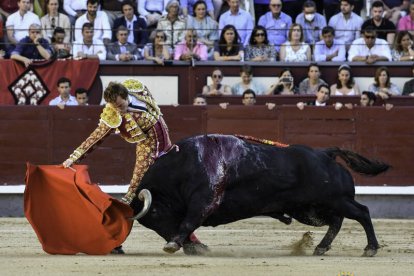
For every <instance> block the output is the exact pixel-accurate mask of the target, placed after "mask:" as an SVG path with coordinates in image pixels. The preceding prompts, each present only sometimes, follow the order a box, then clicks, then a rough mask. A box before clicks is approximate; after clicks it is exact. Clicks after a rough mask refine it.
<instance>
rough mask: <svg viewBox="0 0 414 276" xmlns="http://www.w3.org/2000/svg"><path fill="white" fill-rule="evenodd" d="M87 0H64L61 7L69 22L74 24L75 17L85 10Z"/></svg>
mask: <svg viewBox="0 0 414 276" xmlns="http://www.w3.org/2000/svg"><path fill="white" fill-rule="evenodd" d="M86 1H87V0H64V1H63V9H64V10H65V12H66V14H67V15H68V16H69V19H70V24H71V25H72V26H74V25H75V22H76V19H78V18H79V17H81V16H82V15H83V14H84V13H85V12H86Z"/></svg>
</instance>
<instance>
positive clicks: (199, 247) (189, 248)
mask: <svg viewBox="0 0 414 276" xmlns="http://www.w3.org/2000/svg"><path fill="white" fill-rule="evenodd" d="M183 250H184V254H186V255H205V254H206V253H208V252H210V249H209V248H208V246H207V245H205V244H203V243H186V244H184V245H183Z"/></svg>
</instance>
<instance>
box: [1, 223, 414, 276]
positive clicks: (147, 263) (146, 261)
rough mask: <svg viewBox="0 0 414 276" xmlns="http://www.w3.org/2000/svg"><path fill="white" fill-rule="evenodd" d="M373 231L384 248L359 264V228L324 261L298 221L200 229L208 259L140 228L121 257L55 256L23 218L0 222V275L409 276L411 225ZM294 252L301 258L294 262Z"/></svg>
mask: <svg viewBox="0 0 414 276" xmlns="http://www.w3.org/2000/svg"><path fill="white" fill-rule="evenodd" d="M374 227H375V230H376V232H377V238H378V240H379V243H380V244H381V246H382V248H381V249H380V250H379V252H378V254H377V256H375V257H373V258H366V257H365V258H364V257H360V256H361V255H362V253H363V248H364V247H365V246H366V238H365V233H364V232H363V229H362V227H361V226H360V225H359V224H358V223H356V222H352V221H349V220H345V222H344V225H343V227H342V229H341V231H340V232H339V234H338V236H337V238H336V239H335V240H334V242H333V244H332V249H331V250H330V251H328V252H327V253H326V254H325V255H324V256H312V253H313V249H314V247H315V246H316V245H317V244H318V243H319V241H320V240H321V239H322V237H323V236H324V234H325V231H326V230H327V227H323V228H314V227H309V226H305V225H302V224H300V223H298V222H296V221H295V222H293V223H292V224H291V225H289V226H287V225H284V224H282V223H280V222H278V221H277V220H274V219H270V218H254V219H248V220H243V221H239V222H236V223H232V224H228V225H223V226H220V227H216V228H211V227H208V228H201V229H199V230H198V231H197V232H196V234H197V236H198V237H199V238H200V239H201V240H202V241H203V242H204V243H206V244H208V245H209V247H210V249H211V252H210V253H209V254H208V255H206V256H186V255H184V254H183V252H182V250H180V251H178V252H176V253H175V254H172V255H169V254H167V253H164V252H163V251H162V247H163V245H164V243H165V242H164V241H163V240H162V239H161V238H160V237H159V236H158V235H157V234H156V233H155V232H153V231H151V230H148V229H146V228H144V227H142V226H140V225H138V224H135V225H134V228H133V229H132V233H131V235H130V236H129V238H128V240H127V241H126V242H125V244H124V248H125V251H126V252H127V254H126V255H108V256H87V255H76V256H58V255H48V254H46V253H45V252H43V251H42V249H41V247H40V243H39V242H38V240H37V238H36V235H35V234H34V232H33V230H32V228H31V227H30V225H29V224H28V222H27V221H26V219H24V218H0V271H1V275H68V274H72V275H75V274H76V275H180V276H182V275H217V276H219V275H300V276H303V275H318V276H320V275H332V276H337V275H347V274H346V273H354V274H353V275H355V276H360V275H363V276H366V275H407V276H408V275H413V271H414V220H374ZM307 231H311V232H312V234H311V235H310V234H306V232H307ZM304 233H305V235H304ZM298 240H301V241H300V242H298ZM312 240H313V245H312V246H310V244H311V243H312ZM295 249H297V250H298V251H297V252H296V251H295ZM295 252H296V253H298V252H299V253H300V255H301V256H292V255H291V254H294V253H295ZM341 273H343V274H341Z"/></svg>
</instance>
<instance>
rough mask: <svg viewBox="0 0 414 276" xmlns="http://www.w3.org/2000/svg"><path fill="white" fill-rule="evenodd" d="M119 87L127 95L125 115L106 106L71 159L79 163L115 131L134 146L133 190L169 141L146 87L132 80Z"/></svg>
mask: <svg viewBox="0 0 414 276" xmlns="http://www.w3.org/2000/svg"><path fill="white" fill-rule="evenodd" d="M122 84H123V85H124V86H125V87H126V88H127V89H128V91H129V95H128V100H129V105H128V109H127V112H126V113H125V114H121V113H120V112H119V111H118V110H117V109H116V108H115V107H114V106H113V105H112V104H107V105H106V106H105V107H104V109H103V111H102V113H101V116H100V121H99V124H98V127H97V128H96V129H95V130H94V131H93V132H92V133H91V134H90V135H89V137H88V138H87V139H86V140H85V141H84V142H83V143H82V144H81V145H80V146H79V147H78V148H77V149H76V150H75V151H74V152H73V154H71V155H70V159H72V161H74V162H77V161H79V160H81V159H82V158H83V157H84V156H85V155H86V153H89V152H91V151H92V150H93V149H94V148H95V147H96V146H97V145H98V144H99V142H101V141H102V139H103V138H104V137H106V136H108V135H109V134H110V133H112V132H114V131H115V132H116V133H119V134H120V135H121V137H122V138H124V139H125V140H126V141H128V142H130V143H136V144H137V149H136V155H137V156H136V164H135V169H134V173H133V177H132V180H131V187H132V186H133V187H134V188H136V187H137V186H138V184H139V182H140V180H141V178H142V177H143V175H144V173H145V172H146V170H147V169H148V167H149V166H150V165H151V164H152V163H153V162H154V160H155V158H157V157H158V156H159V155H160V154H162V153H163V152H166V151H167V150H168V149H169V148H170V147H171V141H170V139H169V135H168V128H167V126H166V124H165V122H164V120H163V118H162V114H161V111H160V108H159V107H158V105H157V104H156V103H155V101H154V98H153V97H152V95H151V93H150V92H149V90H148V89H147V87H145V86H144V85H143V84H142V83H141V82H139V81H137V80H132V79H130V80H126V81H125V82H123V83H122Z"/></svg>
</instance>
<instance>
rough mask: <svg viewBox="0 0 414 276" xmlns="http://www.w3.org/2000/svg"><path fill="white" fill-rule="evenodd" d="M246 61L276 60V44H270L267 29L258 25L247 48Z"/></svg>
mask: <svg viewBox="0 0 414 276" xmlns="http://www.w3.org/2000/svg"><path fill="white" fill-rule="evenodd" d="M245 60H246V61H275V60H276V49H275V46H274V45H272V44H269V40H268V39H267V32H266V29H265V28H264V27H262V26H256V27H255V28H254V29H253V31H252V34H251V36H250V41H249V45H247V47H246V49H245Z"/></svg>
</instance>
